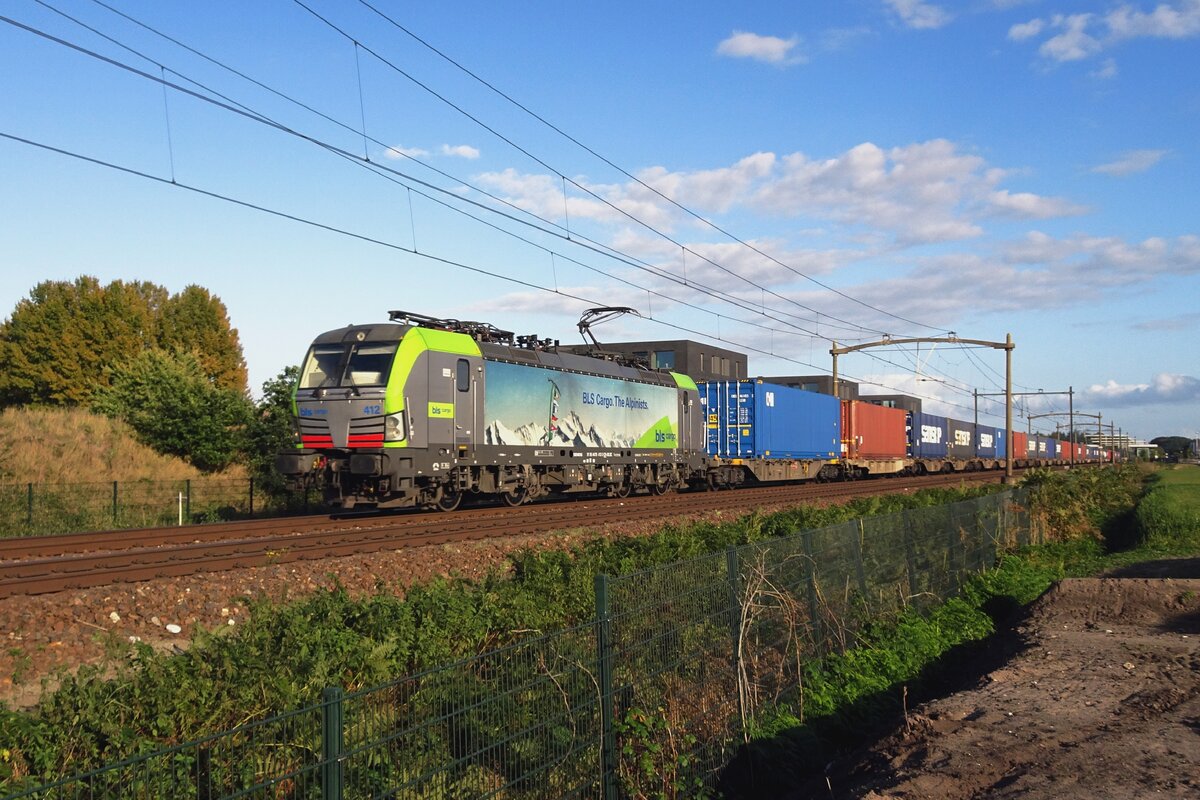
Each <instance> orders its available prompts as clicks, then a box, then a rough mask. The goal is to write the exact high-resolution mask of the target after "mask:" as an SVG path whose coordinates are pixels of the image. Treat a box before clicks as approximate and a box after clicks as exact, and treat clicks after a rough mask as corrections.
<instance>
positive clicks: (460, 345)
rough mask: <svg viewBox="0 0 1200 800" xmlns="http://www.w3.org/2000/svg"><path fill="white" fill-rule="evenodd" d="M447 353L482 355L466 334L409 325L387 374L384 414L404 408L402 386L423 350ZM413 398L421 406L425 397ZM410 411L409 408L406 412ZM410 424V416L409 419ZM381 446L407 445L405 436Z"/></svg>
mask: <svg viewBox="0 0 1200 800" xmlns="http://www.w3.org/2000/svg"><path fill="white" fill-rule="evenodd" d="M428 352H435V353H449V354H451V355H460V356H481V355H482V353H481V352H480V350H479V345H478V344H477V343H476V341H475V340H474V339H472V338H471V337H470V336H468V335H467V334H465V333H452V332H450V331H439V330H432V329H430V328H410V329H409V331H408V332H407V333H405V334H404V338H403V339H401V340H400V347H398V348H397V349H396V359H395V361H393V362H392V372H391V375H389V376H388V383H387V389H386V391H385V393H384V413H385V414H398V413H399V412H401V411H405V410H406V409H405V397H407V396H408V395H407V394H406V392H405V387H406V386H407V385H408V379H409V378H410V377H411V376H412V372H413V368H414V367H415V366H416V365H417V361H418V360H419V359H420V357H421V356H422V355H423V354H424V353H428ZM408 399H409V400H411V401H412V403H413V405H414V407H415V408H421V403H422V402H423V401H424V399H425V398H424V397H422V398H420V399H415V398H412V397H409V398H408ZM411 412H412V410H411V409H409V413H411ZM409 422H410V424H411V419H410V420H409ZM383 446H384V447H408V437H407V436H406V437H405V438H404V440H403V441H400V442H384V443H383Z"/></svg>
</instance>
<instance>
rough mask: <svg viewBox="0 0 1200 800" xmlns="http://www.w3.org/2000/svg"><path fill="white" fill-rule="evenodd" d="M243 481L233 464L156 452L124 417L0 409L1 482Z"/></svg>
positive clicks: (77, 410) (70, 410)
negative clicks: (215, 465)
mask: <svg viewBox="0 0 1200 800" xmlns="http://www.w3.org/2000/svg"><path fill="white" fill-rule="evenodd" d="M200 478H204V479H213V478H218V479H223V480H244V479H245V478H246V470H245V468H244V467H242V466H240V465H236V466H234V467H231V468H230V469H228V470H226V471H225V472H222V473H219V474H216V475H213V474H206V473H203V472H201V471H200V470H198V469H196V468H195V467H193V466H191V465H190V464H188V463H187V462H185V461H183V460H181V459H178V458H174V457H172V456H164V455H161V454H159V453H156V452H155V451H154V450H152V449H150V448H149V447H147V446H146V445H144V444H141V443H140V442H138V441H137V439H136V438H135V437H134V434H133V430H132V429H131V428H130V427H129V426H128V425H126V424H125V423H124V422H121V421H119V420H113V419H110V418H108V417H105V416H101V415H100V414H95V413H93V412H91V411H87V410H85V409H80V408H35V407H24V408H6V409H4V410H3V411H0V483H22V484H23V483H81V482H91V481H121V482H125V481H139V480H152V481H182V480H188V479H193V480H195V479H200Z"/></svg>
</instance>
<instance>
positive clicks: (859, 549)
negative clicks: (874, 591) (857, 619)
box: [850, 517, 871, 609]
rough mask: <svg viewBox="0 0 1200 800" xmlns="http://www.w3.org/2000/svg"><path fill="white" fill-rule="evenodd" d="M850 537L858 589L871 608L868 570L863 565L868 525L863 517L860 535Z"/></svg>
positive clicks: (859, 523) (860, 521)
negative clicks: (868, 591) (864, 543)
mask: <svg viewBox="0 0 1200 800" xmlns="http://www.w3.org/2000/svg"><path fill="white" fill-rule="evenodd" d="M850 538H851V540H852V541H853V542H854V573H855V575H856V576H857V578H858V591H859V593H860V594H861V595H862V599H863V602H864V603H866V604H867V608H868V609H870V608H871V595H870V594H868V593H867V571H866V568H865V567H864V566H863V541H864V540H865V539H866V538H867V526H866V524H865V523H863V518H862V517H859V518H858V535H857V536H851V537H850Z"/></svg>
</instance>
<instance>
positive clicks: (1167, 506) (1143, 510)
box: [1136, 464, 1200, 546]
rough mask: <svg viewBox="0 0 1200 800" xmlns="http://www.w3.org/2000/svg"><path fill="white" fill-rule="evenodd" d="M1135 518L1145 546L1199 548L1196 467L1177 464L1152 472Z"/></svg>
mask: <svg viewBox="0 0 1200 800" xmlns="http://www.w3.org/2000/svg"><path fill="white" fill-rule="evenodd" d="M1136 517H1137V528H1138V534H1139V535H1140V537H1141V540H1142V541H1143V542H1144V543H1145V544H1147V545H1151V546H1155V545H1163V544H1167V543H1176V542H1186V543H1189V544H1192V545H1197V546H1200V467H1197V466H1194V465H1184V464H1180V465H1178V466H1175V467H1171V468H1167V469H1163V470H1160V471H1159V472H1157V473H1155V474H1154V475H1153V476H1152V477H1151V479H1150V491H1149V492H1148V493H1147V494H1146V496H1145V497H1144V498H1143V499H1142V502H1141V503H1140V504H1139V505H1138V508H1137V515H1136Z"/></svg>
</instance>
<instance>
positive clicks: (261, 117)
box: [3, 3, 963, 408]
mask: <svg viewBox="0 0 1200 800" xmlns="http://www.w3.org/2000/svg"><path fill="white" fill-rule="evenodd" d="M43 5H46V4H45V3H43ZM101 5H103V4H101ZM47 7H49V6H47ZM52 10H55V11H57V10H56V9H52ZM3 19H4V21H5V22H8V23H10V24H15V25H16V26H17V27H20V28H23V29H25V30H28V31H30V32H32V33H36V34H38V35H42V36H45V37H46V38H49V39H51V40H52V41H56V42H58V43H60V44H64V45H66V46H68V47H72V48H73V49H76V50H78V51H79V52H82V53H85V54H88V55H91V56H93V57H96V58H99V59H101V60H103V61H105V62H107V63H110V64H112V65H114V66H117V67H120V68H123V69H128V70H130V71H131V72H134V73H136V74H139V75H141V76H142V77H144V78H146V79H149V80H155V81H158V82H160V83H161V84H162V85H163V88H164V91H165V89H166V87H167V86H168V85H169V86H170V88H173V89H176V90H177V91H182V92H185V93H187V94H190V95H191V96H193V97H196V98H197V99H201V100H204V101H206V102H213V103H215V104H216V105H218V106H219V107H222V108H224V109H226V110H228V111H234V112H236V113H241V114H243V115H244V116H246V117H248V118H250V119H253V120H255V121H258V122H262V123H264V124H267V125H270V126H271V127H274V128H276V129H277V130H280V131H283V132H286V133H289V134H291V135H295V136H298V137H300V138H302V139H305V140H307V141H309V142H312V143H314V144H317V145H318V146H321V147H323V148H325V149H328V150H330V151H331V152H334V153H335V154H337V155H339V156H341V157H343V158H349V159H351V160H353V161H354V162H356V163H358V162H359V159H358V158H357V157H356V156H353V155H352V154H349V153H347V152H345V151H341V150H340V149H339V148H336V147H333V146H332V145H330V144H328V143H326V142H322V141H320V140H317V139H315V138H314V137H311V136H308V135H306V134H303V133H301V132H299V131H294V130H292V129H290V128H288V127H287V126H284V125H281V124H279V123H276V122H274V121H273V120H270V119H269V118H267V117H265V116H264V115H261V114H258V113H257V112H254V111H252V110H249V109H248V108H246V107H244V106H242V107H241V108H240V109H238V108H233V107H231V106H230V105H226V104H222V103H216V102H215V101H213V100H212V99H211V98H208V97H205V96H204V95H201V94H198V93H196V92H193V91H191V90H189V89H187V88H186V87H182V86H179V85H178V84H174V83H171V82H168V81H166V80H165V78H162V77H155V76H153V75H150V74H148V73H145V72H142V71H139V70H136V69H134V68H132V67H129V66H128V65H124V64H121V63H120V62H117V61H115V60H113V59H110V58H108V57H105V56H102V55H100V54H96V53H93V52H91V51H88V50H86V49H85V48H81V47H79V46H77V45H73V44H71V43H69V42H66V41H65V40H61V39H58V38H57V37H52V36H50V35H48V34H44V33H42V32H40V31H37V30H36V29H32V28H30V27H28V26H25V25H22V24H21V23H16V22H15V21H13V20H10V19H8V18H3ZM85 27H86V26H85ZM97 33H98V32H97ZM100 35H103V34H100ZM105 38H107V39H109V40H110V41H113V40H112V39H111V37H107V36H106V37H105ZM114 43H117V42H115V41H114ZM117 44H120V43H117ZM121 46H122V47H125V49H128V50H130V52H134V53H135V54H137V55H139V57H143V58H146V56H144V55H142V54H140V53H137V51H134V50H132V49H131V48H128V47H126V46H125V45H121ZM147 60H149V61H151V63H155V64H158V65H159V66H160V67H162V66H163V65H161V64H159V62H157V61H155V60H153V59H148V58H147ZM164 70H165V67H164ZM172 72H173V74H177V75H178V74H179V73H177V72H175V71H172ZM180 77H181V78H184V79H185V80H188V81H189V82H192V81H191V79H190V78H186V77H185V76H182V75H180ZM196 85H198V86H200V85H201V84H198V83H197V84H196ZM205 89H206V91H211V90H208V89H207V87H205ZM231 102H232V101H231ZM239 105H240V104H239ZM364 127H365V125H364ZM172 168H173V165H172ZM371 168H372V169H373V170H376V171H378V170H380V169H388V168H386V167H383V166H381V165H379V164H377V163H374V162H372V163H371ZM389 171H391V170H389ZM397 174H400V175H403V173H397ZM403 176H404V177H405V178H406V179H409V180H414V181H418V182H420V181H419V179H417V178H415V177H414V176H409V175H403ZM421 183H422V184H423V185H426V186H429V188H431V189H433V190H436V191H439V192H445V190H443V189H441V187H436V186H431V185H429V184H428V183H427V182H421ZM406 188H407V187H406ZM410 191H411V189H410ZM421 194H422V196H426V197H427V198H428V197H430V196H429V195H425V194H424V193H421ZM430 199H432V198H430ZM455 199H461V198H458V197H456V198H455ZM438 202H440V201H438ZM447 207H449V206H447ZM483 208H485V209H486V210H488V211H490V212H492V213H496V211H495V210H494V209H490V208H488V207H486V206H484V207H483ZM509 218H510V219H511V217H509ZM476 219H477V218H476ZM413 228H414V230H413V236H414V249H415V223H414V224H413ZM497 229H498V230H501V229H499V228H497ZM543 232H544V231H543ZM510 233H511V232H510ZM523 241H528V240H523ZM548 252H551V251H548ZM604 254H605V255H608V256H609V257H612V254H611V253H604ZM571 261H573V262H574V263H580V262H577V261H575V260H574V259H571ZM654 272H655V274H656V275H657V276H658V277H660V278H666V279H668V280H674V277H673V276H671V275H670V274H669V273H664V272H662V271H658V270H655V271H654ZM625 283H626V284H627V285H630V286H637V284H633V283H632V282H628V281H625ZM526 285H530V284H526ZM685 285H687V286H688V288H689V289H692V290H696V289H697V284H696V283H695V282H694V281H689V282H687V283H686V284H685ZM640 288H644V287H640ZM558 293H559V294H561V292H558ZM657 294H659V296H661V297H663V298H664V299H666V300H669V301H671V302H675V303H680V304H682V305H687V306H689V307H693V308H697V309H698V310H702V311H705V312H706V313H710V314H714V316H717V318H718V322H719V319H720V316H721V315H719V314H716V313H715V312H712V311H710V310H708V309H705V308H699V307H696V306H694V305H691V304H687V303H685V302H682V301H680V300H679V299H678V298H673V297H668V296H666V295H662V294H661V293H657ZM723 299H725V300H726V301H727V302H728V297H727V296H726V297H725V298H723ZM739 307H740V308H742V309H743V310H747V311H751V312H753V313H759V314H763V315H764V316H768V318H770V317H769V315H765V313H764V312H765V304H764V305H763V307H762V308H763V310H762V311H760V310H759V307H758V306H757V305H750V304H748V303H742V304H739ZM824 316H826V318H827V319H828V315H824ZM728 318H729V319H731V320H733V321H736V322H738V323H739V324H748V325H755V323H753V322H750V321H747V320H740V319H737V318H735V317H728ZM772 319H774V318H772ZM774 321H776V322H780V323H781V324H786V323H784V322H783V321H782V320H778V319H774ZM826 324H828V323H826ZM757 327H760V328H763V329H765V330H770V331H771V332H772V334H773V333H775V332H780V333H789V334H790V333H793V332H792V331H787V330H784V331H779V330H777V329H775V328H770V327H766V326H762V325H757ZM689 330H690V329H689ZM701 335H705V334H701ZM814 335H819V334H814ZM718 338H719V339H721V340H724V341H729V340H727V339H725V338H724V337H722V336H721V335H720V334H718ZM822 338H824V337H822ZM740 346H744V347H747V349H749V350H752V351H754V352H759V353H763V354H768V355H774V356H776V357H781V356H779V354H778V353H775V352H774V348H772V350H771V351H770V352H768V351H765V350H762V349H759V348H756V347H749V346H746V345H740ZM785 360H790V361H794V362H795V363H799V364H806V365H808V366H814V368H816V369H822V368H820V367H815V365H811V364H807V362H802V361H798V360H796V359H785ZM877 360H880V361H882V362H883V363H888V364H891V365H893V366H899V365H896V364H895V363H894V362H890V361H887V360H886V359H880V358H877ZM876 385H879V386H882V387H883V388H892V387H888V386H886V385H885V384H882V383H878V384H876ZM941 402H946V403H948V404H950V405H956V406H957V407H960V408H962V407H963V406H961V405H958V404H953V403H950V402H949V401H946V400H944V399H941Z"/></svg>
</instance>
